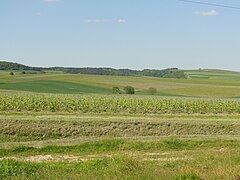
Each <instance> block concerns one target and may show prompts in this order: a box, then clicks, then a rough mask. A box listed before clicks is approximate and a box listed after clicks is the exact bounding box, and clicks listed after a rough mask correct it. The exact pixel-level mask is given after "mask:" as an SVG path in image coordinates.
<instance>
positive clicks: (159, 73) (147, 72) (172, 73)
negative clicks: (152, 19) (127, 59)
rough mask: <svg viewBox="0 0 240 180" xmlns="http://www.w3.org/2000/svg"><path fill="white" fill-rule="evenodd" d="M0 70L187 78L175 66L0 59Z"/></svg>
mask: <svg viewBox="0 0 240 180" xmlns="http://www.w3.org/2000/svg"><path fill="white" fill-rule="evenodd" d="M0 70H37V71H62V72H64V73H68V74H92V75H112V76H151V77H162V78H179V79H180V78H183V79H185V78H187V76H186V75H185V74H184V72H183V71H181V70H178V69H177V68H169V69H164V70H156V69H144V70H131V69H114V68H71V67H49V68H43V67H29V66H25V65H22V64H18V63H12V62H6V61H2V62H1V61H0Z"/></svg>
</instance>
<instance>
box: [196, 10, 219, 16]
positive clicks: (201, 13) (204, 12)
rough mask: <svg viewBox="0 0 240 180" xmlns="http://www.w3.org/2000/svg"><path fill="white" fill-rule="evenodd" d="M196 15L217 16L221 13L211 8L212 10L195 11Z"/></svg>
mask: <svg viewBox="0 0 240 180" xmlns="http://www.w3.org/2000/svg"><path fill="white" fill-rule="evenodd" d="M194 14H195V15H200V16H217V15H219V13H218V12H217V11H215V10H211V11H195V12H194Z"/></svg>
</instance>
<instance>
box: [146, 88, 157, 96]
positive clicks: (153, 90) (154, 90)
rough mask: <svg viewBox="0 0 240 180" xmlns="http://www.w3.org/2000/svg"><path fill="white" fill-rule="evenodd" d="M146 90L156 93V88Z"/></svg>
mask: <svg viewBox="0 0 240 180" xmlns="http://www.w3.org/2000/svg"><path fill="white" fill-rule="evenodd" d="M148 91H149V93H150V94H151V95H154V94H156V93H157V89H156V88H149V89H148Z"/></svg>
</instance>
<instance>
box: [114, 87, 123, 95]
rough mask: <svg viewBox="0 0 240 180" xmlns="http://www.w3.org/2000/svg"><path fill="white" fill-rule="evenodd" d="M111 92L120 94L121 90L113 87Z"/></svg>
mask: <svg viewBox="0 0 240 180" xmlns="http://www.w3.org/2000/svg"><path fill="white" fill-rule="evenodd" d="M112 92H113V94H121V90H120V89H119V87H113V88H112Z"/></svg>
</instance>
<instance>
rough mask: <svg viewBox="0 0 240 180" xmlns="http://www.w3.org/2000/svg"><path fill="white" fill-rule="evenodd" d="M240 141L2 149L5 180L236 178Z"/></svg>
mask: <svg viewBox="0 0 240 180" xmlns="http://www.w3.org/2000/svg"><path fill="white" fill-rule="evenodd" d="M239 145H240V142H239V141H226V140H223V141H222V140H215V141H195V140H180V139H165V140H157V141H131V140H114V139H112V140H111V139H109V140H104V141H96V142H92V143H83V144H79V145H75V146H63V147H58V146H48V147H43V148H32V147H18V148H14V149H8V150H6V149H1V150H0V152H1V155H0V156H1V157H4V158H3V159H2V160H1V161H0V166H1V171H0V177H1V178H10V177H11V178H16V179H17V178H26V179H35V178H37V179H49V178H50V179H59V178H60V179H67V178H68V179H69V178H70V179H74V178H76V179H159V178H161V179H234V178H236V179H237V178H238V177H239V175H240V167H239V165H240V158H239V155H240V151H239V148H238V147H239Z"/></svg>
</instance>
